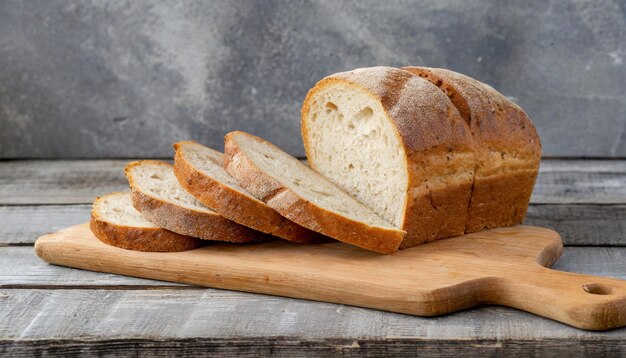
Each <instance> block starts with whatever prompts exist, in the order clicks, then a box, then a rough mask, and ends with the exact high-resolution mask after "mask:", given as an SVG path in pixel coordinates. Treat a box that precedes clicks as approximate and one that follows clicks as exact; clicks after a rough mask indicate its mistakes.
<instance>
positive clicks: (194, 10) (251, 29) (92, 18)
mask: <svg viewBox="0 0 626 358" xmlns="http://www.w3.org/2000/svg"><path fill="white" fill-rule="evenodd" d="M625 47H626V2H625V1H621V0H589V1H583V0H574V1H545V0H537V1H512V0H511V1H499V0H493V1H477V0H472V1H467V0H458V1H436V0H433V1H358V2H357V1H354V2H353V1H319V2H317V1H316V2H308V1H307V2H303V1H265V0H264V1H184V2H174V1H97V0H84V1H69V0H68V1H49V0H41V1H22V0H3V1H0V157H2V158H15V157H73V158H84V157H166V156H170V155H171V147H170V144H171V143H172V142H174V141H177V140H182V139H187V138H193V139H196V140H200V141H202V142H205V143H208V144H210V145H213V146H216V147H218V148H221V140H222V136H223V134H224V133H226V132H228V131H230V130H234V129H243V130H247V131H250V132H253V133H255V134H258V135H261V136H263V137H265V138H267V139H269V140H272V141H274V142H276V143H277V144H279V145H280V146H282V147H284V148H285V149H287V150H289V151H290V152H292V153H293V154H296V155H302V154H303V149H302V147H301V144H300V134H299V110H300V105H301V102H302V100H303V98H304V95H305V94H306V91H307V90H308V89H309V88H310V87H311V86H312V85H313V84H314V83H315V82H316V81H317V80H318V79H320V78H322V77H323V76H324V75H326V74H330V73H333V72H337V71H342V70H348V69H352V68H356V67H363V66H371V65H379V64H384V65H392V66H401V65H408V64H414V65H427V66H438V67H447V68H450V69H454V70H457V71H460V72H463V73H465V74H468V75H470V76H474V77H476V78H477V79H479V80H482V81H485V82H487V83H489V84H491V85H493V86H494V87H495V88H497V89H499V90H500V91H501V92H503V93H504V94H506V95H508V96H510V97H512V98H513V99H514V100H515V101H517V102H518V103H519V104H520V105H522V107H524V108H525V109H526V111H527V112H528V113H529V114H530V116H531V118H533V119H534V121H535V123H536V125H537V127H538V129H539V132H540V135H541V137H542V139H543V144H544V154H545V155H546V156H594V157H615V156H621V157H624V156H626V138H625V136H626V134H625V129H626V128H625V127H626V95H625V93H626V67H625V66H626V65H625V64H624V61H625V60H626V48H625Z"/></svg>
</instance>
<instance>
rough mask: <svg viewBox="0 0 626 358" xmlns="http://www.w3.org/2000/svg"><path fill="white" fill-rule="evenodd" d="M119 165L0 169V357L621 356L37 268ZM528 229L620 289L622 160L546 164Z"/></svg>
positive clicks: (506, 323) (611, 347)
mask: <svg viewBox="0 0 626 358" xmlns="http://www.w3.org/2000/svg"><path fill="white" fill-rule="evenodd" d="M126 162H127V161H126V160H81V161H62V160H57V161H3V162H0V286H1V287H0V355H4V354H14V355H23V356H32V355H34V354H48V355H61V356H68V355H73V354H86V353H88V354H93V355H98V354H126V355H138V354H140V353H141V354H145V355H170V354H174V353H177V354H180V353H188V354H193V355H201V354H211V353H221V354H223V355H232V354H238V355H244V356H245V355H249V356H257V355H272V354H273V355H276V356H293V355H309V356H328V355H331V354H343V355H347V356H351V355H355V356H356V355H362V354H365V353H367V354H370V355H380V354H384V353H387V354H390V355H393V356H399V355H416V354H423V355H425V356H458V355H461V354H462V355H466V356H472V355H474V356H481V357H485V356H499V355H502V354H505V353H509V354H512V353H518V354H524V355H542V356H543V355H545V356H568V357H577V356H587V355H593V356H598V355H600V354H603V355H609V356H610V355H613V356H620V355H621V356H624V355H626V329H624V328H623V329H617V330H613V331H609V332H602V333H594V332H586V331H581V330H578V329H574V328H571V327H569V326H566V325H563V324H560V323H557V322H554V321H550V320H548V319H544V318H540V317H537V316H534V315H531V314H527V313H524V312H520V311H516V310H513V309H508V308H503V307H483V308H478V309H471V310H466V311H463V312H460V313H456V314H452V315H448V316H443V317H436V318H420V317H412V316H407V315H402V314H395V313H387V312H381V311H376V310H370V309H364V308H356V307H350V306H344V305H338V304H328V303H319V302H311V301H305V300H297V299H288V298H280V297H272V296H264V295H257V294H248V293H240V292H231V291H224V290H216V289H205V288H199V287H192V286H185V285H180V284H172V283H167V282H157V281H151V280H144V279H135V278H130V277H123V276H115V275H109V274H100V273H93V272H87V271H80V270H75V269H69V268H64V267H55V266H51V265H48V264H46V263H44V262H43V261H41V260H39V259H38V258H37V257H36V256H35V253H34V251H33V247H32V245H33V243H34V241H35V239H36V238H37V237H38V236H39V235H41V234H43V233H46V232H50V231H54V230H57V229H60V228H63V227H66V226H69V225H73V224H77V223H81V222H85V221H87V220H88V218H89V211H90V203H91V201H92V200H93V198H94V197H95V196H96V195H100V194H105V193H108V192H110V191H116V190H125V188H126V181H125V178H124V176H123V174H122V168H123V167H124V165H125V163H126ZM526 223H528V224H533V225H540V226H545V227H550V228H553V229H555V230H557V231H558V232H560V233H561V234H562V236H563V239H564V241H565V243H566V245H568V246H567V247H566V249H565V253H564V255H563V257H562V258H561V259H560V260H559V261H558V263H557V265H556V268H558V269H561V270H565V271H576V272H581V273H589V274H595V275H606V276H612V277H617V278H622V279H626V160H556V159H553V160H549V159H546V160H544V161H543V162H542V167H541V171H540V175H539V178H538V182H537V185H536V187H535V192H534V194H533V198H532V205H531V207H530V209H529V212H528V217H527V220H526ZM529 294H531V293H529Z"/></svg>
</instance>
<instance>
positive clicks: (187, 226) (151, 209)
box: [125, 160, 264, 243]
mask: <svg viewBox="0 0 626 358" xmlns="http://www.w3.org/2000/svg"><path fill="white" fill-rule="evenodd" d="M125 173H126V177H127V178H128V182H129V184H130V189H131V193H132V201H133V205H134V206H135V208H136V209H137V210H138V211H139V212H140V213H141V214H142V215H143V216H145V217H146V218H147V219H148V220H150V221H151V222H153V223H155V224H156V225H158V226H160V227H162V228H165V229H168V230H170V231H173V232H176V233H179V234H183V235H188V236H193V237H198V238H200V239H203V240H216V241H227V242H234V243H243V242H250V241H254V240H258V239H261V238H263V237H264V235H263V234H262V233H260V232H258V231H254V230H252V229H250V228H247V227H245V226H243V225H239V224H237V223H235V222H232V221H230V220H228V219H226V218H224V217H223V216H221V215H219V214H218V213H216V212H214V211H213V210H211V209H209V208H207V207H206V206H204V205H202V203H200V202H199V201H197V200H196V199H195V198H194V197H193V196H191V195H190V194H189V193H187V192H186V191H185V190H184V189H183V188H182V187H181V186H180V184H179V183H178V180H176V177H175V176H174V167H173V166H172V165H171V164H168V163H165V162H160V161H155V160H142V161H138V162H132V163H130V164H128V165H127V166H126V170H125Z"/></svg>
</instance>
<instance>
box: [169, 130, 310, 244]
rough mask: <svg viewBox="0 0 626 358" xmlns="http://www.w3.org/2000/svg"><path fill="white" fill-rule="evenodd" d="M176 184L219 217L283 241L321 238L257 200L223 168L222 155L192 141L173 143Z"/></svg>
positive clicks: (303, 241)
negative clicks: (218, 214)
mask: <svg viewBox="0 0 626 358" xmlns="http://www.w3.org/2000/svg"><path fill="white" fill-rule="evenodd" d="M174 149H175V150H176V154H175V156H174V173H175V175H176V178H178V182H179V183H180V184H181V185H182V187H183V188H185V190H187V191H188V192H189V193H191V194H192V195H193V196H194V197H196V198H197V199H198V200H199V201H200V202H202V203H203V204H204V205H206V206H208V207H210V208H211V209H213V210H215V211H216V212H218V213H220V215H222V216H224V217H226V218H228V219H230V220H232V221H235V222H237V223H239V224H242V225H245V226H247V227H250V228H253V229H255V230H258V231H261V232H264V233H266V234H271V235H275V236H278V237H280V238H283V239H285V240H289V241H293V242H299V243H310V242H312V241H313V240H314V239H315V238H316V237H319V236H321V235H319V234H317V233H316V232H313V231H311V230H308V229H305V228H303V227H302V226H300V225H298V224H296V223H294V222H292V221H290V220H288V219H287V218H285V217H283V216H282V215H280V214H279V213H278V212H277V211H276V210H274V209H272V208H270V207H269V206H268V205H267V204H265V203H264V202H262V201H260V200H258V199H257V198H255V197H254V196H252V195H251V194H250V193H248V192H247V191H246V190H245V189H244V188H242V187H241V186H240V185H239V184H238V183H237V180H235V179H234V178H233V177H231V176H230V174H228V173H227V172H226V170H225V169H224V155H223V154H222V153H220V152H218V151H216V150H213V149H211V148H207V147H205V146H203V145H201V144H199V143H196V142H193V141H185V142H179V143H176V144H174Z"/></svg>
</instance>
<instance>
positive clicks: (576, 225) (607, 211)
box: [524, 204, 626, 246]
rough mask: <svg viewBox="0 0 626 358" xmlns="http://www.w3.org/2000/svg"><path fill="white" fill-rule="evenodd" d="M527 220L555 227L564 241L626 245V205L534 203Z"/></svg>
mask: <svg viewBox="0 0 626 358" xmlns="http://www.w3.org/2000/svg"><path fill="white" fill-rule="evenodd" d="M524 223H525V224H528V225H536V226H543V227H547V228H551V229H553V230H555V231H556V232H558V233H559V234H561V237H562V238H563V242H564V243H565V245H599V246H601V245H626V205H593V204H561V205H550V204H548V205H542V204H531V205H530V206H529V208H528V213H527V215H526V220H525V221H524Z"/></svg>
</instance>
